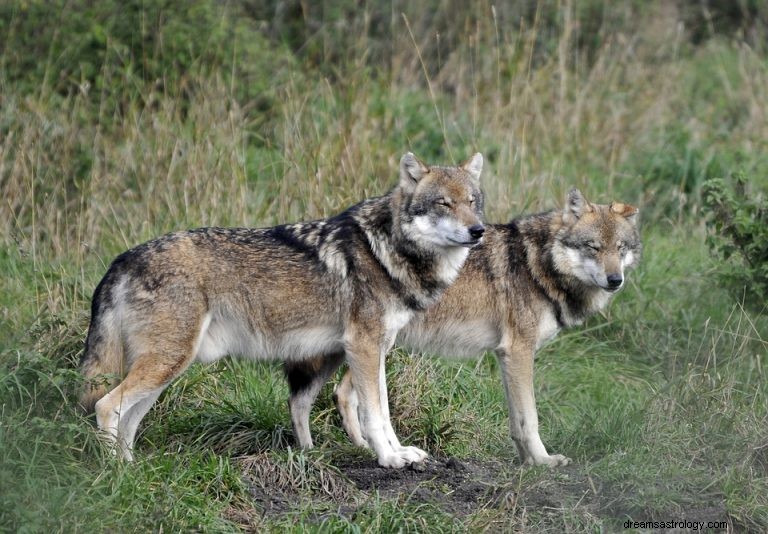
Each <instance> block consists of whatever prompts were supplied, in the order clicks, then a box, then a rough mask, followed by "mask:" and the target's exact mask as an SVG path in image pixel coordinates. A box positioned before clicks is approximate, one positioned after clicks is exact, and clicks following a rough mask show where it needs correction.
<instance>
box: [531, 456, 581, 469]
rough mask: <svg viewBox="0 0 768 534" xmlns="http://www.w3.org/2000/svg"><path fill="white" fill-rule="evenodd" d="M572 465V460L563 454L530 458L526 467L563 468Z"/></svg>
mask: <svg viewBox="0 0 768 534" xmlns="http://www.w3.org/2000/svg"><path fill="white" fill-rule="evenodd" d="M569 463H571V459H570V458H568V457H566V456H563V455H562V454H550V455H549V456H544V457H541V458H536V459H534V458H530V457H529V458H528V459H527V460H526V461H525V465H546V466H547V467H563V466H566V465H568V464H569Z"/></svg>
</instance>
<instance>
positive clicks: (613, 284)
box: [606, 274, 624, 291]
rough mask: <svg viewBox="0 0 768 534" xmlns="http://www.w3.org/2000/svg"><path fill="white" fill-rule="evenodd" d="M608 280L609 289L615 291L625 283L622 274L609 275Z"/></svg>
mask: <svg viewBox="0 0 768 534" xmlns="http://www.w3.org/2000/svg"><path fill="white" fill-rule="evenodd" d="M606 279H607V281H608V289H610V290H613V291H615V290H616V289H619V288H620V287H621V284H623V283H624V277H623V276H621V275H620V274H609V275H608V276H607V277H606Z"/></svg>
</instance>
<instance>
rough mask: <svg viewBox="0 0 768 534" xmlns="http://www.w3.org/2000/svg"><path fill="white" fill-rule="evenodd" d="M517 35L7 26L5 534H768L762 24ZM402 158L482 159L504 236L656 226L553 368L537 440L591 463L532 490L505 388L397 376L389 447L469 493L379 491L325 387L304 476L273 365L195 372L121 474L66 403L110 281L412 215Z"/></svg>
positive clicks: (628, 24)
mask: <svg viewBox="0 0 768 534" xmlns="http://www.w3.org/2000/svg"><path fill="white" fill-rule="evenodd" d="M309 4H312V5H309ZM416 4H418V5H416ZM509 4H514V5H505V6H494V5H493V4H492V3H482V2H481V3H470V4H468V5H467V6H465V5H464V4H463V3H456V2H449V1H447V0H428V1H426V2H419V3H407V2H406V3H402V2H395V3H394V4H392V3H382V2H374V1H372V2H364V3H362V4H361V3H359V2H351V1H346V0H341V1H339V2H325V3H307V2H275V1H266V2H253V1H250V0H234V1H232V2H215V1H213V0H195V1H194V2H180V1H176V0H163V1H158V2H144V1H138V0H131V1H128V2H116V1H112V0H110V1H104V2H96V3H94V2H84V1H66V2H65V1H63V0H57V1H55V2H44V1H41V0H26V1H20V0H19V1H11V2H6V3H4V4H3V5H2V6H0V43H2V48H0V198H2V202H0V269H2V271H3V272H4V273H5V276H3V277H2V278H1V279H0V414H1V415H0V488H3V489H2V491H0V530H3V531H6V530H7V531H18V532H39V531H66V532H80V531H111V530H115V531H144V530H160V529H163V530H173V531H186V530H199V531H238V530H252V531H263V530H295V531H303V530H307V529H309V530H328V531H354V532H357V531H365V532H368V531H370V532H373V531H377V532H378V531H407V532H415V531H425V530H435V531H448V532H450V531H465V530H471V531H480V530H484V529H492V530H529V531H541V530H551V531H558V532H560V531H583V530H598V529H604V530H609V531H610V530H615V529H618V528H620V527H621V525H622V524H623V522H624V521H625V520H627V519H633V520H638V521H640V520H664V521H667V520H678V521H679V520H683V519H687V520H690V521H727V522H729V524H731V525H733V526H735V527H736V528H741V529H746V530H753V531H763V530H766V529H768V498H767V497H766V496H767V495H768V350H767V349H768V319H767V318H766V314H765V306H764V304H762V303H763V302H764V298H765V296H766V283H765V276H766V269H767V268H768V267H766V254H765V244H766V239H767V238H766V220H765V218H766V207H765V206H766V205H765V196H764V192H765V191H766V190H768V179H767V178H766V176H768V172H766V171H768V159H766V156H765V154H766V148H768V147H766V142H765V140H766V139H768V121H766V114H765V106H764V103H765V102H768V50H766V49H765V48H764V43H765V35H766V33H765V30H766V22H767V21H768V19H767V18H766V16H767V14H768V13H767V12H766V10H765V8H764V6H763V4H762V3H760V2H751V1H745V2H725V1H723V2H718V1H715V0H711V1H708V2H698V1H697V2H688V1H683V0H679V1H676V2H634V1H631V2H621V3H619V2H609V1H607V0H589V1H586V2H578V3H573V4H572V3H570V2H555V1H549V0H541V1H539V2H535V1H533V0H527V1H524V2H516V3H509ZM468 6H471V7H468ZM733 6H737V8H733ZM406 150H413V151H414V152H416V153H417V154H419V155H420V156H422V157H423V158H424V159H427V160H431V161H443V162H456V161H458V160H461V159H463V158H464V157H466V156H467V155H468V154H470V153H472V151H475V150H480V151H482V152H483V153H484V154H485V156H486V158H487V164H486V170H485V176H484V180H485V182H484V187H485V190H486V192H487V196H488V202H487V216H488V219H489V220H491V221H504V220H507V219H509V218H510V217H512V216H514V215H517V214H520V213H523V212H528V211H534V210H540V209H546V208H551V207H555V206H558V205H560V204H561V202H562V199H563V198H564V194H565V192H566V191H567V190H568V188H569V187H571V186H573V185H575V186H579V187H581V188H582V190H584V191H585V193H586V194H587V195H588V196H589V197H590V198H592V199H596V200H599V201H609V200H611V199H620V200H622V201H626V202H630V203H633V204H636V205H638V206H639V207H640V210H641V218H642V225H643V238H644V244H645V249H644V257H643V261H642V264H641V267H640V268H639V269H638V270H637V271H635V272H634V273H632V274H631V275H630V278H629V285H628V287H627V288H626V289H625V290H623V292H622V293H621V294H620V295H619V296H618V297H617V299H616V301H615V302H614V304H613V305H612V306H611V309H610V312H609V313H608V314H607V316H605V317H599V318H595V319H594V320H591V321H590V322H589V323H588V324H587V325H585V326H584V327H583V328H580V329H575V330H573V331H568V332H567V333H564V334H563V335H561V336H560V337H559V338H558V339H557V340H556V341H555V342H553V343H551V344H550V345H548V346H546V347H545V348H544V349H543V350H542V351H541V354H540V355H539V358H538V359H537V376H536V391H537V399H538V404H539V411H540V418H541V425H542V436H543V439H544V442H545V443H546V444H547V446H548V447H549V448H550V449H551V450H552V451H555V452H558V453H563V454H567V455H568V456H570V457H572V458H573V460H574V464H575V465H574V466H573V467H570V466H569V467H567V468H565V469H560V470H547V469H539V468H535V469H524V468H520V467H519V466H517V465H516V463H515V462H516V453H515V452H514V446H512V443H511V441H510V439H509V437H508V432H507V423H506V421H507V416H506V408H505V406H504V401H503V390H502V387H501V384H500V381H499V379H498V376H497V375H498V369H497V366H496V363H495V361H494V360H493V358H492V356H490V355H486V356H484V357H482V358H481V359H479V360H477V361H465V362H462V361H447V360H441V359H430V358H411V357H409V356H408V355H406V354H404V353H402V352H400V351H396V352H395V353H394V354H393V356H392V357H391V362H390V365H389V366H388V375H389V379H390V380H389V384H390V388H391V395H390V398H391V404H392V410H393V418H394V422H395V426H396V428H397V430H398V432H399V433H400V434H401V437H402V438H403V440H404V441H405V442H407V443H412V444H415V445H419V446H423V447H426V448H427V450H428V451H429V452H431V453H432V454H433V455H434V456H435V458H437V459H439V460H445V459H447V458H457V459H458V463H457V462H456V461H454V462H453V463H452V462H448V464H446V467H441V465H443V464H440V465H438V466H437V467H435V466H434V465H433V466H431V467H429V468H428V469H427V471H426V472H425V473H418V472H412V471H407V472H404V473H399V474H391V473H382V472H381V471H382V470H377V469H375V468H371V466H372V465H373V461H372V456H371V455H370V453H368V452H366V451H360V450H356V449H355V448H353V447H351V445H349V443H348V440H346V438H345V436H344V435H343V433H342V432H341V431H340V424H339V420H338V416H337V415H336V413H335V410H334V408H333V403H332V401H331V399H330V390H329V389H328V388H326V390H324V391H323V393H322V394H321V398H320V399H319V401H318V405H317V407H316V409H315V411H314V412H313V419H312V429H313V433H314V434H315V437H316V439H315V442H316V443H317V445H318V447H317V450H314V451H311V452H308V453H300V452H297V451H295V450H293V448H292V445H293V440H292V436H291V431H290V429H289V417H288V413H287V407H286V403H285V400H286V398H287V387H286V386H285V384H284V382H283V379H282V377H281V371H280V369H279V367H278V366H277V365H275V364H266V363H262V364H255V363H250V362H237V361H228V362H222V363H219V364H216V365H214V366H211V367H202V366H194V367H193V368H192V369H191V370H190V372H188V373H187V374H186V375H185V376H184V377H183V378H182V379H180V380H179V381H177V382H176V383H174V384H173V385H172V386H171V387H170V388H169V389H168V390H167V392H166V393H164V394H163V396H162V397H161V399H160V401H159V402H158V403H157V406H156V407H155V408H154V409H153V410H152V412H150V414H149V416H148V417H147V418H146V419H145V424H144V425H143V430H142V431H141V434H140V436H139V439H138V443H137V446H138V455H137V457H138V460H137V462H135V463H134V464H132V465H125V464H123V463H121V462H118V461H116V460H114V459H113V458H111V457H110V456H109V454H108V452H107V451H105V450H104V449H103V447H102V446H101V444H100V443H99V441H98V438H97V437H96V434H95V432H94V431H93V421H92V420H91V419H89V418H87V417H84V416H83V415H82V414H81V413H80V412H79V411H78V409H77V407H76V403H75V393H76V391H77V389H78V386H79V384H80V378H79V376H78V373H77V371H76V365H77V360H78V358H79V354H80V351H81V349H82V343H83V339H84V335H85V331H86V328H87V324H88V318H89V301H90V296H91V294H92V291H93V289H94V287H95V285H96V284H97V283H98V280H99V279H100V277H101V276H102V275H103V274H104V272H105V270H106V266H107V265H108V263H109V262H110V261H111V259H112V258H114V257H115V256H116V255H117V254H118V253H119V252H121V251H123V250H125V249H126V248H128V247H130V246H133V245H135V244H137V243H139V242H141V241H143V240H146V239H148V238H150V237H153V236H156V235H159V234H162V233H164V232H167V231H170V230H174V229H181V228H188V227H194V226H201V225H248V226H263V225H271V224H275V223H279V222H288V221H294V220H300V219H309V218H314V217H320V216H326V215H330V214H332V213H335V212H337V211H339V210H340V209H342V208H344V207H345V206H348V205H350V204H352V203H355V202H357V201H358V200H359V199H361V198H363V197H366V196H371V195H376V194H380V193H383V192H385V191H386V190H387V189H388V188H389V187H391V186H392V185H393V183H394V182H395V179H396V164H397V161H398V159H399V157H400V155H401V154H402V153H403V152H404V151H406ZM735 176H737V177H736V178H734V177H735ZM761 192H762V193H761ZM761 195H762V196H761ZM708 243H709V246H708ZM710 248H711V250H712V252H714V254H710ZM723 277H725V278H723ZM451 466H453V467H451ZM360 469H364V471H363V472H364V476H358V475H359V473H360ZM387 477H389V478H387ZM369 479H376V480H377V481H378V482H377V484H376V485H375V487H372V486H371V484H370V480H369Z"/></svg>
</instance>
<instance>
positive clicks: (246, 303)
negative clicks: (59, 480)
mask: <svg viewBox="0 0 768 534" xmlns="http://www.w3.org/2000/svg"><path fill="white" fill-rule="evenodd" d="M482 166H483V157H482V155H481V154H479V153H477V154H475V155H474V156H472V157H471V158H470V159H469V160H467V161H466V162H465V163H463V164H461V165H459V166H438V165H434V166H428V165H426V164H425V163H423V162H422V161H420V160H419V159H418V158H416V157H415V156H414V155H413V154H412V153H410V152H409V153H407V154H405V155H404V156H403V157H402V158H401V160H400V179H399V183H398V185H397V186H396V187H395V188H394V189H393V190H392V191H390V192H389V193H388V194H386V195H384V196H381V197H378V198H372V199H368V200H364V201H362V202H361V203H359V204H357V205H355V206H353V207H351V208H349V209H347V210H346V211H344V212H343V213H341V214H339V215H336V216H334V217H331V218H328V219H322V220H316V221H311V222H304V223H297V224H287V225H280V226H275V227H271V228H261V229H252V228H200V229H196V230H188V231H181V232H177V233H172V234H168V235H165V236H163V237H160V238H157V239H154V240H152V241H149V242H147V243H144V244H141V245H138V246H136V247H135V248H132V249H130V250H128V251H127V252H124V253H123V254H121V255H120V256H118V257H117V258H116V259H115V260H114V261H113V262H112V264H111V265H110V267H109V269H108V270H107V273H106V274H105V276H104V278H103V279H102V280H101V282H100V283H99V284H98V286H97V288H96V290H95V292H94V296H93V300H92V306H91V322H90V326H89V329H88V334H87V337H86V342H85V350H84V353H83V356H82V359H81V364H80V368H81V372H82V374H83V375H84V376H85V377H86V379H87V380H86V383H87V384H90V386H89V387H87V389H86V391H84V393H83V395H82V398H81V403H82V405H83V406H84V407H85V408H86V409H88V408H92V409H94V410H95V412H96V420H97V424H98V427H99V429H100V430H101V431H102V434H103V435H105V436H106V437H107V439H108V440H109V441H110V443H111V444H112V446H113V450H115V451H116V452H120V453H121V454H122V456H123V457H124V458H125V459H127V460H131V459H132V458H133V454H132V450H133V443H134V439H135V436H136V430H137V427H138V425H139V423H140V422H141V419H142V418H143V417H144V416H145V415H146V413H147V412H148V410H149V409H150V407H151V406H152V404H153V403H154V402H155V400H156V399H157V398H158V396H159V395H160V393H161V392H162V391H163V390H164V389H165V388H166V387H167V386H168V384H169V383H170V382H171V381H173V380H174V379H175V378H177V377H178V376H179V375H181V374H182V373H183V372H184V371H185V370H186V369H187V368H188V367H189V366H190V364H191V363H192V362H194V361H198V362H203V363H208V362H213V361H215V360H218V359H219V358H221V357H223V356H225V355H240V356H244V357H247V358H252V359H277V360H283V361H286V362H301V361H302V360H304V359H305V358H308V357H313V356H315V355H316V354H318V353H320V354H324V355H325V356H327V361H326V362H324V363H323V365H322V366H321V369H319V371H318V375H320V376H325V375H328V376H330V373H329V369H335V368H336V367H337V366H338V365H339V364H340V363H341V362H342V361H343V360H346V362H347V363H348V365H349V370H350V372H351V373H352V376H353V377H354V381H355V384H356V387H357V395H358V397H359V403H360V418H361V421H360V424H361V425H362V428H364V429H365V435H366V436H367V443H368V444H369V445H370V446H371V447H372V448H373V449H374V450H375V452H376V455H377V459H378V463H379V464H380V465H381V466H383V467H402V466H404V465H407V464H409V463H412V462H419V461H421V460H423V459H424V458H426V456H427V454H426V453H425V452H424V451H422V450H421V449H418V448H416V447H404V446H402V445H401V444H400V442H399V440H398V439H397V436H396V435H395V434H394V431H393V430H392V425H391V423H390V421H389V411H388V407H387V406H388V401H387V391H386V381H385V379H384V356H385V355H386V353H387V351H388V350H389V349H390V347H391V346H392V344H393V342H394V340H395V336H396V335H397V333H398V331H399V330H400V328H402V326H403V325H405V324H406V323H407V322H408V321H410V320H411V319H412V318H413V317H414V315H416V314H418V313H421V312H422V311H423V310H425V309H427V308H428V307H429V306H431V305H432V304H434V303H435V302H436V301H437V300H438V299H439V298H440V296H441V295H442V293H443V292H444V291H445V289H446V288H447V287H449V286H450V284H451V283H453V281H454V280H455V278H456V276H457V275H458V272H459V270H460V268H461V266H462V265H463V263H464V261H465V260H466V257H467V255H468V253H469V249H470V248H471V247H473V246H475V245H477V244H478V243H480V242H481V241H482V238H483V234H484V232H485V226H484V224H483V222H482V213H483V194H482V191H481V189H480V174H481V172H482ZM110 375H111V376H112V377H115V376H117V377H119V378H122V380H121V381H120V382H119V384H117V385H116V384H114V383H109V384H104V377H105V376H106V377H109V376H110ZM99 377H102V380H101V383H99ZM112 382H114V380H113V381H112ZM112 386H114V388H113V389H111V390H109V388H110V387H112ZM301 400H304V399H301ZM294 408H295V409H297V410H299V409H301V410H307V411H308V410H309V408H310V406H306V407H303V406H301V407H299V406H294ZM301 441H302V443H303V444H304V445H305V446H308V447H310V446H312V438H311V436H310V434H309V432H308V431H307V433H306V434H303V435H302V436H301Z"/></svg>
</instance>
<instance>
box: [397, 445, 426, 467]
mask: <svg viewBox="0 0 768 534" xmlns="http://www.w3.org/2000/svg"><path fill="white" fill-rule="evenodd" d="M398 452H399V453H400V454H404V455H407V457H408V458H411V462H412V463H420V462H423V461H424V460H426V459H427V458H429V454H427V452H426V451H423V450H421V449H419V448H418V447H400V450H399V451H398Z"/></svg>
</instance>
